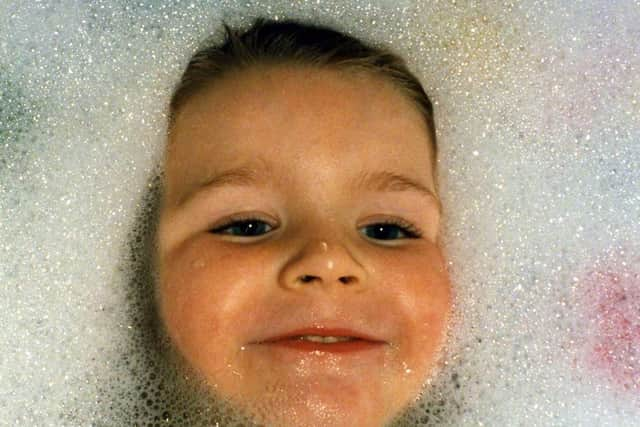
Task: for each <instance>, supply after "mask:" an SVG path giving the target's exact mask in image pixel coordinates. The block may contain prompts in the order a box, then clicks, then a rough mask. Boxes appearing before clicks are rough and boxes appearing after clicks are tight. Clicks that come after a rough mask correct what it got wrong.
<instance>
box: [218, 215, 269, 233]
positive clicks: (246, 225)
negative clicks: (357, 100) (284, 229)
mask: <svg viewBox="0 0 640 427" xmlns="http://www.w3.org/2000/svg"><path fill="white" fill-rule="evenodd" d="M272 229H273V227H272V226H271V225H270V224H268V223H266V222H265V221H262V220H260V219H258V218H232V219H230V220H229V221H226V222H225V223H224V224H222V225H220V226H217V227H215V228H213V229H211V230H209V232H210V233H214V234H228V235H231V236H241V237H255V236H261V235H263V234H266V233H268V232H270V231H271V230H272Z"/></svg>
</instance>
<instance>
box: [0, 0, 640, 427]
mask: <svg viewBox="0 0 640 427" xmlns="http://www.w3.org/2000/svg"><path fill="white" fill-rule="evenodd" d="M127 3H128V2H124V1H123V2H92V5H85V4H78V3H77V2H74V1H66V2H64V1H63V2H55V4H54V3H53V2H52V3H51V4H46V3H40V4H35V5H28V4H26V5H25V4H22V3H19V2H14V3H13V4H10V5H8V6H3V8H2V9H0V52H1V53H2V55H0V74H1V75H2V76H1V77H0V88H1V89H2V101H1V104H2V111H1V113H0V132H2V133H0V135H1V137H2V140H1V141H0V144H1V146H2V153H1V154H0V212H2V221H0V238H1V239H0V240H1V241H2V245H0V253H1V254H2V259H3V261H2V264H1V266H0V283H2V287H0V298H1V299H0V300H1V301H3V304H4V306H3V310H1V313H2V314H0V316H1V317H0V320H1V321H2V324H3V325H6V326H5V329H4V330H3V332H2V333H1V334H0V343H1V346H2V348H3V349H7V350H5V354H4V357H3V359H1V360H0V373H1V376H2V379H3V385H5V386H4V387H3V390H2V391H0V419H1V420H3V422H6V423H7V424H8V425H15V424H19V425H43V424H51V425H83V424H90V423H93V424H95V425H101V424H104V425H113V424H114V420H119V422H118V423H116V424H118V425H131V424H135V423H140V424H143V423H146V422H155V423H161V422H162V423H163V424H165V425H185V424H188V425H198V424H202V425H204V424H206V423H207V422H209V421H212V420H213V421H218V422H219V423H220V425H230V424H231V423H232V422H237V423H240V424H243V423H244V421H243V420H242V419H241V418H240V417H239V416H238V415H237V414H234V413H232V412H231V411H230V410H229V409H226V408H225V407H224V404H219V405H218V404H217V403H216V405H217V406H215V407H214V408H213V409H211V408H210V407H209V406H208V402H206V399H205V400H203V399H202V396H200V395H199V394H198V392H197V390H196V391H193V392H191V391H189V393H188V398H185V397H176V396H177V395H181V396H182V394H180V393H177V392H176V390H179V391H184V390H188V388H187V389H185V388H183V387H187V386H186V385H183V384H181V375H182V374H183V373H182V372H179V371H176V369H175V366H173V365H172V364H171V363H170V362H168V361H167V360H165V359H164V358H163V357H161V356H160V355H158V354H155V353H153V352H150V351H148V350H149V349H162V348H163V347H162V343H158V340H157V339H156V338H157V337H158V336H157V335H155V332H154V331H155V326H156V325H155V323H154V313H153V305H152V301H151V300H150V299H149V294H150V292H149V290H150V289H151V288H150V285H151V280H152V277H151V274H150V270H149V265H148V263H147V261H148V258H146V257H145V254H147V253H148V251H149V250H150V249H149V235H150V233H151V232H152V217H153V206H154V194H155V191H156V188H157V179H154V177H155V176H157V174H158V171H157V169H155V165H157V164H158V162H159V159H160V153H161V150H162V146H163V144H164V125H165V116H164V114H165V107H166V102H167V100H168V97H169V94H170V91H171V86H172V85H173V84H174V83H175V81H177V79H178V78H179V75H180V72H181V71H182V68H183V67H184V65H185V63H186V61H187V60H188V58H189V55H190V54H191V53H192V52H193V51H194V50H195V49H196V47H197V46H198V45H199V44H200V43H201V42H202V40H203V39H204V38H205V37H206V36H207V35H208V34H209V33H211V32H212V31H213V30H214V29H216V28H218V27H219V25H218V24H219V19H220V18H224V19H225V20H227V21H228V22H230V23H231V24H238V23H242V22H247V20H246V19H241V18H239V16H245V17H251V16H255V15H258V14H264V15H267V16H270V17H279V18H284V17H295V18H307V19H311V20H314V21H315V22H325V23H328V24H331V25H335V26H337V27H338V28H342V29H345V30H349V31H351V32H353V33H354V34H355V35H357V36H360V37H364V38H366V39H371V40H377V41H381V42H384V43H386V44H388V45H390V46H392V47H393V48H395V49H396V50H398V51H399V52H401V53H403V54H404V55H406V56H407V57H408V58H409V63H410V66H411V67H412V69H414V70H415V71H417V72H418V74H419V75H421V77H422V79H423V82H424V83H425V86H426V89H427V92H428V93H429V94H430V96H431V97H432V99H433V101H434V103H435V108H436V122H437V126H438V129H437V130H438V136H439V144H440V152H441V161H440V168H441V173H440V178H441V188H442V194H443V199H444V203H445V212H446V215H447V217H448V219H447V223H446V229H445V242H446V246H447V252H448V255H449V260H450V269H451V272H452V278H453V281H454V283H455V286H456V316H455V325H454V327H453V328H452V331H451V339H450V344H449V348H448V349H447V352H446V354H445V357H444V358H443V364H444V366H443V369H442V370H441V371H440V372H439V373H438V374H437V375H436V376H434V378H432V379H430V383H431V384H430V386H429V387H428V390H427V391H426V392H425V394H424V396H423V398H422V399H421V400H420V401H418V402H416V404H415V406H413V407H412V408H410V409H409V410H408V411H407V412H406V413H405V414H403V415H402V416H401V417H399V419H398V420H397V422H396V424H397V425H481V424H484V425H514V424H524V425H545V426H547V425H576V424H585V425H592V424H598V425H615V426H624V425H633V423H634V420H636V419H637V418H638V416H640V407H639V406H638V404H637V401H636V400H634V398H633V396H632V395H630V394H629V393H628V391H629V388H628V387H625V384H629V381H630V380H629V377H627V376H625V375H626V374H627V373H629V372H632V373H633V372H635V371H634V369H635V368H633V367H632V368H631V369H630V370H629V369H628V368H627V366H629V364H628V363H627V364H625V363H622V364H616V363H614V364H611V363H608V364H605V365H604V366H603V365H602V364H601V363H600V362H601V361H602V360H609V359H607V358H604V359H602V358H600V359H599V360H600V362H599V363H593V362H594V361H593V360H592V359H590V355H593V354H594V351H593V349H595V348H603V343H604V344H606V345H607V346H608V348H609V349H612V351H613V352H614V353H616V352H618V353H619V354H616V355H615V356H616V357H617V359H614V360H620V361H625V360H626V359H625V357H630V354H631V353H630V350H629V349H632V348H633V347H632V346H628V345H627V344H628V343H626V342H625V341H622V344H620V340H619V338H618V337H619V336H620V335H621V334H620V333H619V332H620V330H622V332H623V333H622V336H625V333H626V334H627V335H629V336H633V331H635V329H633V328H631V329H630V330H629V331H627V330H626V329H624V327H623V328H621V329H620V328H618V329H617V330H615V332H614V333H611V329H610V328H609V326H608V325H609V324H614V325H619V324H620V323H624V321H623V320H624V319H626V321H628V323H629V325H631V326H633V325H636V324H637V323H634V322H636V321H637V318H633V317H629V316H630V314H629V315H628V313H627V311H625V310H627V309H626V308H624V307H631V308H633V307H637V301H636V298H637V296H636V295H637V291H636V288H637V284H636V283H637V282H634V281H633V279H630V280H629V281H622V282H620V281H618V283H621V285H620V286H622V289H623V290H624V292H625V295H627V298H629V300H628V302H627V303H625V304H623V305H620V306H619V305H618V304H617V303H616V302H615V301H616V299H615V295H614V292H613V291H610V289H611V287H612V285H615V282H614V281H613V280H608V279H606V278H607V277H611V276H610V274H614V275H615V274H619V275H622V276H624V274H630V275H631V276H630V277H634V276H633V274H636V273H637V271H638V270H637V264H634V263H633V262H634V261H633V260H635V259H637V257H638V253H639V251H638V245H637V243H636V242H637V236H639V235H640V230H639V226H638V224H637V222H638V221H637V218H639V217H640V196H639V194H638V188H640V185H639V184H640V149H639V148H638V144H637V141H638V140H639V139H640V123H639V120H640V100H639V99H638V93H640V78H639V77H638V76H640V73H638V68H639V64H640V59H639V58H638V51H639V49H638V40H640V35H639V34H638V30H637V29H636V28H637V25H636V24H635V23H637V22H639V18H640V16H638V15H639V12H638V10H637V7H635V8H634V6H632V5H631V4H630V2H623V1H617V2H616V1H614V2H604V1H586V2H581V3H580V5H579V6H575V7H572V8H571V10H569V9H565V8H564V7H562V6H553V7H550V6H549V5H546V4H543V3H541V2H537V1H526V2H522V3H521V4H519V5H512V6H509V5H506V6H505V4H504V3H503V2H483V4H482V7H480V6H474V5H473V4H471V3H466V2H428V4H427V2H410V1H403V2H389V1H380V2H370V3H362V2H357V3H356V2H354V3H353V4H348V3H346V2H338V1H329V2H322V3H321V4H317V3H316V2H315V1H309V2H305V1H302V2H296V3H295V4H293V3H291V2H284V1H269V2H267V1H264V2H201V1H194V2H191V3H189V4H183V3H181V2H178V1H176V2H167V3H165V4H164V5H161V6H158V5H156V4H154V3H155V2H137V3H136V4H135V5H131V4H127ZM634 236H635V237H634ZM612 248H613V249H612ZM620 249H623V250H625V256H624V257H622V258H620V260H625V262H626V263H627V266H623V265H622V264H621V262H622V261H616V260H615V257H613V261H612V258H611V257H610V256H609V255H602V254H609V253H614V254H615V253H619V250H620ZM616 251H618V252H616ZM591 272H593V274H592V273H591ZM622 276H621V278H624V279H625V280H626V277H622ZM613 287H615V286H613ZM590 289H593V290H595V295H596V296H600V297H602V298H604V299H597V298H596V299H589V296H590V295H591V296H593V295H594V292H592V291H591V290H590ZM602 304H604V306H605V307H608V308H607V309H606V310H605V311H602V310H599V309H598V306H599V305H602ZM634 304H636V305H634ZM623 308H624V309H623ZM621 310H623V311H621ZM620 313H622V314H620ZM625 316H627V317H625ZM584 319H586V320H585V321H589V322H594V323H595V324H596V325H602V329H601V330H600V332H598V333H596V334H595V335H589V334H586V335H585V334H584V330H581V329H580V322H581V321H582V320H584ZM608 328H609V329H608ZM614 329H615V328H614ZM594 330H596V331H597V330H598V328H594ZM625 331H627V332H625ZM580 340H582V341H581V342H582V343H583V344H584V345H576V343H579V342H580ZM630 342H631V343H633V342H634V341H630ZM591 344H593V345H591ZM598 346H600V347H598ZM595 354H596V355H597V354H602V352H601V351H600V352H598V351H596V352H595ZM597 361H598V359H596V360H595V362H597ZM620 373H622V376H621V374H620ZM630 378H631V381H632V380H633V378H634V377H633V376H632V377H630ZM631 390H632V389H631ZM5 420H6V421H5ZM232 420H233V421H232Z"/></svg>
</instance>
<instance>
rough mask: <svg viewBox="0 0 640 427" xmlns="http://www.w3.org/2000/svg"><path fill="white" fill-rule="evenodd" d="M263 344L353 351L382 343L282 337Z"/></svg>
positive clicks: (333, 351) (328, 351)
mask: <svg viewBox="0 0 640 427" xmlns="http://www.w3.org/2000/svg"><path fill="white" fill-rule="evenodd" d="M261 344H263V345H269V346H277V347H284V348H289V349H292V350H297V351H306V352H316V351H321V352H327V353H355V352H361V351H367V350H373V349H378V348H380V347H381V346H383V345H384V343H383V342H380V341H366V340H354V341H342V342H336V343H321V342H313V341H305V340H300V339H284V340H278V341H269V342H263V343H261Z"/></svg>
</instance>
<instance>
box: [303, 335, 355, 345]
mask: <svg viewBox="0 0 640 427" xmlns="http://www.w3.org/2000/svg"><path fill="white" fill-rule="evenodd" d="M297 339H299V340H300V341H312V342H321V343H325V344H331V343H335V342H345V341H354V340H355V338H352V337H321V336H319V335H303V336H300V337H297Z"/></svg>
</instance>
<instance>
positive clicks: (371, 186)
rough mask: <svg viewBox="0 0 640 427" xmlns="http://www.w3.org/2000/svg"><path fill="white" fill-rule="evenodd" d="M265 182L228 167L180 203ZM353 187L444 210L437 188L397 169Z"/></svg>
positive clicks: (370, 175)
mask: <svg viewBox="0 0 640 427" xmlns="http://www.w3.org/2000/svg"><path fill="white" fill-rule="evenodd" d="M265 182H266V180H265V175H264V174H263V173H260V172H259V171H258V170H256V169H255V168H251V167H248V166H243V167H238V168H233V169H228V170H226V171H223V172H220V173H218V174H215V175H214V176H213V177H212V178H210V179H207V180H206V181H204V182H202V183H201V184H198V185H196V186H195V187H194V188H192V189H191V190H190V191H188V192H186V193H185V195H184V196H183V197H181V198H180V200H179V202H178V205H183V204H185V203H187V201H188V200H189V199H191V198H193V197H194V196H195V195H196V194H197V193H199V192H200V191H202V190H204V189H206V190H211V189H215V188H221V187H225V186H247V187H248V186H257V187H263V186H264V184H265ZM353 188H354V189H357V190H374V191H380V192H385V191H386V192H393V191H413V192H416V193H418V194H420V195H421V196H423V197H426V198H429V199H432V200H433V201H434V202H435V203H436V205H437V207H438V211H441V210H442V204H441V202H440V198H439V197H438V196H437V195H436V194H435V192H434V191H432V190H431V189H429V188H428V187H427V186H425V185H423V184H421V183H419V182H418V181H416V180H414V179H412V178H409V177H407V176H404V175H402V174H399V173H396V172H391V171H384V170H383V171H375V172H363V173H361V174H360V175H359V176H358V177H357V178H356V179H355V181H354V184H353Z"/></svg>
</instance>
